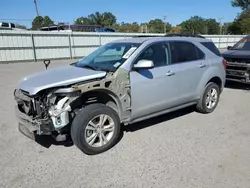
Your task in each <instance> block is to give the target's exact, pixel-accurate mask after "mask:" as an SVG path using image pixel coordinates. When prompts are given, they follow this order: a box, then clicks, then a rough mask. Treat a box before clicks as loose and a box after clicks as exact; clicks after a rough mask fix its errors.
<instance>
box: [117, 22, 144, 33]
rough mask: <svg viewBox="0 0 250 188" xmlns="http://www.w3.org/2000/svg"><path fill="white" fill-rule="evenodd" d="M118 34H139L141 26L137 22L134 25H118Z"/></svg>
mask: <svg viewBox="0 0 250 188" xmlns="http://www.w3.org/2000/svg"><path fill="white" fill-rule="evenodd" d="M114 28H115V29H116V30H117V31H118V32H128V33H137V32H140V26H139V24H138V23H137V22H134V23H132V24H131V23H124V22H122V23H121V24H117V25H116V26H115V27H114Z"/></svg>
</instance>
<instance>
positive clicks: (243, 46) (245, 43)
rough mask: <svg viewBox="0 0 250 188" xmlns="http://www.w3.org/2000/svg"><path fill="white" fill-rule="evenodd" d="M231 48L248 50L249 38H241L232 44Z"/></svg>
mask: <svg viewBox="0 0 250 188" xmlns="http://www.w3.org/2000/svg"><path fill="white" fill-rule="evenodd" d="M233 50H250V38H248V37H246V38H243V39H241V40H240V41H239V42H237V43H236V44H235V45H234V47H233Z"/></svg>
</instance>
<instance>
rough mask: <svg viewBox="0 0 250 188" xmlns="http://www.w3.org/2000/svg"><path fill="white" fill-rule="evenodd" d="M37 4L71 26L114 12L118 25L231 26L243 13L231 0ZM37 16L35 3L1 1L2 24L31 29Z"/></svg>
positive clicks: (49, 0)
mask: <svg viewBox="0 0 250 188" xmlns="http://www.w3.org/2000/svg"><path fill="white" fill-rule="evenodd" d="M37 4H38V10H39V14H40V15H41V16H45V15H48V16H49V17H50V18H51V19H52V20H54V21H57V22H59V21H60V22H70V23H72V22H73V21H74V20H75V19H76V18H78V17H81V16H87V15H89V14H91V13H94V12H96V11H99V12H105V11H107V12H112V13H113V14H114V15H115V16H116V17H117V21H118V22H138V23H143V22H148V21H150V20H151V19H155V18H160V19H163V17H164V16H166V17H167V18H166V21H167V22H168V23H170V24H172V25H177V24H179V23H181V22H182V21H184V20H187V19H189V18H190V17H191V16H195V15H198V16H201V17H204V18H215V19H217V20H219V18H221V17H223V19H222V22H231V21H233V20H234V18H235V17H236V15H237V13H240V12H241V10H240V9H239V8H234V7H232V6H231V0H206V1H205V0H37ZM35 16H36V10H35V5H34V0H1V11H0V21H4V20H5V21H6V20H7V21H11V22H13V23H16V22H19V23H20V24H24V25H26V26H28V27H30V25H31V22H32V19H33V18H34V17H35Z"/></svg>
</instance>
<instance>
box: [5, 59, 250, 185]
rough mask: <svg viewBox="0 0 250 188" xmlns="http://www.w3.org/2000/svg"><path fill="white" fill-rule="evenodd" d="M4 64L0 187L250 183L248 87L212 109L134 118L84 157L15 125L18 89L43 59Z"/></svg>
mask: <svg viewBox="0 0 250 188" xmlns="http://www.w3.org/2000/svg"><path fill="white" fill-rule="evenodd" d="M66 62H67V61H53V62H52V65H51V66H52V67H53V66H58V65H59V64H65V63H66ZM0 67H1V69H0V78H1V80H0V86H1V92H0V98H1V107H0V117H1V119H0V187H11V188H15V187H25V188H27V187H31V188H33V187H70V188H75V187H76V188H78V187H83V188H88V187H91V188H95V187H115V188H120V187H129V188H130V187H131V188H134V187H176V188H184V187H185V188H189V187H190V188H194V187H203V188H207V187H209V188H223V187H225V188H236V187H240V188H249V187H250V165H249V164H250V147H249V143H250V126H249V122H250V121H249V120H250V116H249V114H250V108H249V106H248V105H247V104H249V103H250V92H249V90H248V88H247V86H244V85H240V84H233V85H230V86H229V87H227V88H226V89H225V90H224V92H223V94H222V96H221V101H220V103H219V105H218V108H217V109H216V111H215V112H214V113H212V114H209V115H202V114H199V113H196V112H193V111H192V109H191V108H188V109H185V110H181V111H177V112H175V113H171V114H168V115H164V116H161V117H157V118H153V119H150V120H148V121H144V122H141V123H138V124H134V125H131V126H129V127H128V128H127V129H126V131H125V132H124V135H123V138H122V139H121V140H120V142H119V143H118V144H117V145H116V146H115V147H114V148H112V149H111V150H109V151H107V152H105V153H103V154H100V155H96V156H86V155H84V154H83V153H81V152H80V150H78V149H77V148H76V147H75V146H68V147H67V146H64V145H54V144H53V145H51V146H50V147H48V148H46V147H43V146H41V145H39V144H37V143H35V142H33V141H31V140H29V139H28V138H26V137H25V136H23V135H22V134H21V133H19V132H18V130H17V121H16V119H15V115H14V101H13V90H14V88H15V86H16V84H17V82H18V80H19V79H21V78H22V77H23V76H25V75H27V74H30V73H33V72H35V71H38V70H41V69H44V66H43V64H42V62H36V63H18V64H4V65H0Z"/></svg>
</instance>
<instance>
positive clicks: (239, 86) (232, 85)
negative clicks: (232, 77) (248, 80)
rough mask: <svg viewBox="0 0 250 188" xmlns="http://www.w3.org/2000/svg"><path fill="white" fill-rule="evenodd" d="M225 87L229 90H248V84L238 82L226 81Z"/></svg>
mask: <svg viewBox="0 0 250 188" xmlns="http://www.w3.org/2000/svg"><path fill="white" fill-rule="evenodd" d="M225 87H226V88H229V89H240V90H250V84H244V83H240V82H230V81H227V82H226V85H225Z"/></svg>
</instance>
